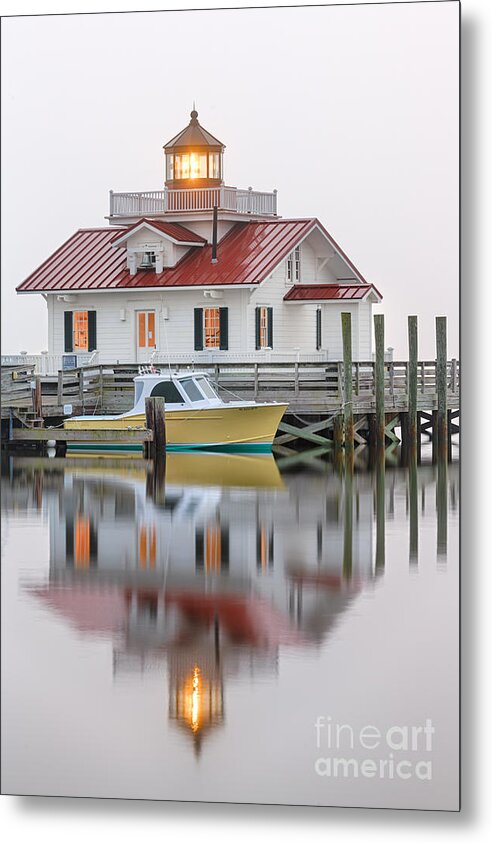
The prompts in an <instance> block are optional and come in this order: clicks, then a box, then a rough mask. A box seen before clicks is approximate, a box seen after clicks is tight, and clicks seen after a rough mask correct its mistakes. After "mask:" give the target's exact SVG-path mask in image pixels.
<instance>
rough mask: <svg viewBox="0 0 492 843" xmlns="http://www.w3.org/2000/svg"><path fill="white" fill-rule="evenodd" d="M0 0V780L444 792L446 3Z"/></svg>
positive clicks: (451, 98)
mask: <svg viewBox="0 0 492 843" xmlns="http://www.w3.org/2000/svg"><path fill="white" fill-rule="evenodd" d="M2 24H3V55H4V58H3V61H4V73H3V79H4V89H3V104H4V168H3V178H4V210H6V209H7V208H8V214H6V218H5V221H4V240H3V244H4V262H5V268H4V274H3V284H2V294H3V307H2V319H4V320H5V322H4V324H3V328H2V393H3V401H2V419H1V424H2V636H3V659H2V686H3V705H2V782H3V792H4V793H7V794H36V795H46V796H53V795H59V796H82V797H101V798H122V799H153V800H181V801H213V802H242V803H275V804H281V805H288V804H290V805H316V806H341V807H380V808H400V809H401V808H407V809H426V810H443V811H456V810H459V717H458V714H459V663H458V651H459V555H458V539H459V532H458V531H459V492H460V487H459V422H460V413H459V396H460V361H459V345H458V343H459V334H458V328H459V325H458V249H459V242H458V213H459V208H458V122H459V112H458V77H459V4H458V3H456V2H449V3H433V2H424V3H395V4H382V5H379V4H374V5H372V4H360V5H353V6H318V7H316V6H314V7H291V8H289V7H286V8H263V9H261V8H260V9H252V8H250V9H237V10H220V9H217V10H209V11H206V12H203V11H202V12H200V11H189V12H153V13H132V14H125V15H123V14H121V15H120V14H116V15H114V14H113V15H104V14H99V15H91V14H86V15H65V16H51V17H43V16H39V17H29V16H25V17H17V18H6V19H4V20H3V21H2ZM88 43H90V44H91V49H90V51H87V44H88ZM33 69H35V73H33Z"/></svg>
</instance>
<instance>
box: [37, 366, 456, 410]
mask: <svg viewBox="0 0 492 843" xmlns="http://www.w3.org/2000/svg"><path fill="white" fill-rule="evenodd" d="M157 368H162V370H163V371H167V366H162V367H157ZM197 369H199V370H201V371H206V372H208V374H209V375H210V377H211V380H212V381H213V382H214V383H215V384H216V385H217V386H218V388H219V391H221V395H222V397H223V398H224V400H226V401H227V400H234V396H238V397H240V398H254V399H257V400H260V401H268V400H276V401H287V402H288V403H289V404H290V405H291V406H292V407H295V408H297V409H302V408H304V409H306V411H309V412H314V411H316V409H319V410H320V411H323V410H326V409H332V408H335V409H336V408H337V407H341V406H343V401H344V364H343V362H334V363H330V362H325V363H319V362H317V361H314V362H304V361H291V362H285V361H284V362H265V363H248V362H241V363H240V362H230V361H224V362H215V363H209V364H205V363H203V362H202V361H200V362H199V363H197V364H196V365H192V364H190V363H182V362H175V361H172V362H171V370H172V371H177V372H184V371H193V370H197ZM137 374H138V365H137V364H135V363H126V364H125V363H120V364H118V365H112V366H104V365H98V366H87V367H80V368H77V369H73V370H71V371H63V370H60V371H59V373H58V382H57V391H56V397H55V395H53V396H44V397H43V403H46V402H48V403H52V404H56V405H57V406H58V407H63V406H64V405H67V404H68V405H72V408H73V411H75V410H77V412H78V411H79V410H80V409H82V410H83V411H87V412H95V413H96V412H97V413H100V412H118V411H122V412H123V411H124V410H126V409H130V408H131V407H132V406H133V396H134V383H133V379H134V377H135V376H136V375H137ZM417 391H418V403H419V408H420V409H425V410H432V409H434V408H435V403H436V361H434V360H423V361H420V362H419V364H418V378H417ZM459 391H460V367H459V361H458V360H450V361H448V364H447V397H448V404H449V407H457V406H458V404H459ZM384 392H385V405H386V407H387V409H388V411H391V410H392V409H395V410H398V409H401V410H403V409H405V408H406V405H407V402H408V363H407V362H406V361H391V362H388V363H385V366H384ZM352 393H353V406H354V413H359V412H360V413H363V412H366V411H367V410H370V409H371V408H373V406H374V401H375V364H374V362H373V361H360V362H354V363H353V364H352ZM48 399H49V400H48Z"/></svg>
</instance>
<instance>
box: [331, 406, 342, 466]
mask: <svg viewBox="0 0 492 843" xmlns="http://www.w3.org/2000/svg"><path fill="white" fill-rule="evenodd" d="M333 445H334V449H333V466H334V468H335V470H336V471H341V470H342V468H343V450H342V449H343V416H341V415H338V416H335V418H334V419H333Z"/></svg>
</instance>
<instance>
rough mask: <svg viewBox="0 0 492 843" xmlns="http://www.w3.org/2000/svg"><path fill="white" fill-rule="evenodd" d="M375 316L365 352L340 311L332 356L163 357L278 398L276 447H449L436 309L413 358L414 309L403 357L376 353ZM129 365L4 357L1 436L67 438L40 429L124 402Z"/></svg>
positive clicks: (451, 403) (456, 375)
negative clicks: (424, 343)
mask: <svg viewBox="0 0 492 843" xmlns="http://www.w3.org/2000/svg"><path fill="white" fill-rule="evenodd" d="M374 323H375V337H376V356H375V360H374V361H372V360H371V361H355V362H354V361H352V359H351V319H350V314H348V313H345V314H342V335H343V347H344V359H343V360H341V361H336V362H319V361H316V362H274V363H272V362H265V363H258V362H255V363H249V362H244V363H241V362H227V361H226V362H220V363H210V364H208V365H207V364H204V363H203V362H200V364H199V365H197V366H196V367H193V365H192V364H184V363H173V362H172V361H171V363H170V367H171V369H172V370H173V371H183V370H190V369H194V368H196V369H198V368H199V369H200V371H206V372H207V373H208V374H209V375H210V377H211V379H212V381H213V382H214V383H215V385H216V386H217V387H218V389H219V392H220V394H221V396H222V397H223V399H224V400H225V401H227V400H234V399H236V398H240V399H250V400H256V401H282V402H287V403H288V405H289V408H288V411H287V413H286V414H285V416H284V419H283V420H282V422H281V424H280V426H279V429H278V432H277V437H276V440H275V446H276V448H277V450H279V452H280V453H282V454H283V455H284V456H287V455H288V454H289V453H294V452H295V451H296V450H297V449H299V448H304V449H305V448H309V449H325V450H327V449H330V448H339V447H344V448H346V449H349V450H350V449H355V450H357V449H358V448H360V447H364V446H365V445H379V446H382V445H385V446H388V445H393V444H398V443H399V442H400V441H402V443H403V445H404V446H405V447H410V448H418V446H419V443H420V440H421V436H422V435H427V436H428V437H429V439H432V441H433V443H434V444H435V445H436V448H437V447H438V439H439V441H440V443H441V445H440V447H441V448H448V449H449V447H450V437H451V435H452V434H453V433H457V432H459V424H458V422H459V395H460V366H459V361H458V360H456V359H453V360H447V358H446V319H445V317H437V318H436V359H435V360H418V347H417V317H415V316H410V317H409V318H408V332H409V333H408V337H409V359H408V360H406V361H385V360H384V317H383V316H382V315H377V316H375V317H374ZM166 368H167V367H166ZM137 374H138V365H137V364H136V363H128V364H121V363H120V364H115V365H97V366H85V367H81V368H78V369H73V370H70V371H60V372H59V373H58V377H57V379H56V382H55V381H54V379H53V378H51V379H48V380H45V381H43V379H42V378H40V377H39V376H37V377H34V375H33V370H32V367H25V368H24V369H21V368H20V367H3V368H2V392H3V400H2V440H3V441H4V442H5V441H21V440H22V439H24V440H25V441H26V442H27V441H31V442H32V441H36V439H37V441H46V439H49V438H53V439H56V440H57V441H62V440H64V441H66V438H65V437H64V436H62V435H61V431H60V430H59V429H58V430H57V433H56V434H55V433H54V431H53V430H52V431H51V432H52V433H53V436H46V437H44V432H43V433H41V431H42V429H43V428H45V427H48V426H52V427H53V426H55V425H62V423H63V419H64V418H66V417H69V416H71V415H78V414H84V413H86V414H98V415H99V414H106V413H107V414H114V413H122V412H124V411H126V410H129V409H131V407H132V406H133V396H134V384H133V378H134V377H135V376H136V375H137ZM395 429H398V430H399V431H400V438H398V436H397V435H396V433H395ZM34 431H37V432H39V435H37V433H36V432H34ZM134 433H136V432H134ZM140 433H142V431H140ZM67 438H70V437H67ZM78 438H79V439H81V436H80V434H79V436H78ZM141 441H142V442H143V441H150V440H144V439H143V438H142V439H141Z"/></svg>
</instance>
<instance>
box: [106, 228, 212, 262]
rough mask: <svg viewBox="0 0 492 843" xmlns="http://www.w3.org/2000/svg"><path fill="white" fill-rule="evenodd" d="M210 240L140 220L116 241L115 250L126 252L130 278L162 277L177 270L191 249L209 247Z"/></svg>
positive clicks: (186, 231) (179, 229) (191, 232)
mask: <svg viewBox="0 0 492 843" xmlns="http://www.w3.org/2000/svg"><path fill="white" fill-rule="evenodd" d="M206 242H207V241H206V240H205V238H204V237H200V236H199V235H198V234H195V232H193V231H190V230H189V229H187V228H184V226H182V225H178V224H176V223H165V222H161V221H160V220H147V219H142V220H139V222H137V223H136V224H135V225H133V226H132V227H131V228H130V229H128V231H126V232H125V233H124V234H122V235H121V237H118V238H117V239H116V240H114V241H113V243H112V246H113V247H114V248H126V255H127V262H126V265H127V268H128V271H129V272H130V275H136V274H137V272H141V271H148V272H155V273H156V274H159V273H160V272H163V270H164V269H167V268H169V267H173V266H176V264H177V263H178V262H179V261H180V260H181V258H183V257H184V256H185V255H186V254H187V252H189V250H190V249H196V248H201V247H203V246H205V244H206Z"/></svg>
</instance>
